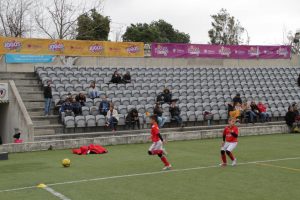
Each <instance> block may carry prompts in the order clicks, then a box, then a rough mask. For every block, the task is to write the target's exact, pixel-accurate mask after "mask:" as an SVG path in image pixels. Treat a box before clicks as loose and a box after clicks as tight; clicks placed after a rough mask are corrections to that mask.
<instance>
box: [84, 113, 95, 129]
mask: <svg viewBox="0 0 300 200" xmlns="http://www.w3.org/2000/svg"><path fill="white" fill-rule="evenodd" d="M85 121H86V126H87V127H95V126H96V118H95V116H94V115H87V116H85Z"/></svg>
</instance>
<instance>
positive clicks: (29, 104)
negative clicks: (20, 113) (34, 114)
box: [23, 100, 45, 109]
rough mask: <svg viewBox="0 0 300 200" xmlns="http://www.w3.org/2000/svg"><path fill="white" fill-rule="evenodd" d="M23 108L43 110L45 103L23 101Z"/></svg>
mask: <svg viewBox="0 0 300 200" xmlns="http://www.w3.org/2000/svg"><path fill="white" fill-rule="evenodd" d="M23 102H24V104H25V107H26V108H28V109H30V108H44V105H45V102H44V101H29V100H23Z"/></svg>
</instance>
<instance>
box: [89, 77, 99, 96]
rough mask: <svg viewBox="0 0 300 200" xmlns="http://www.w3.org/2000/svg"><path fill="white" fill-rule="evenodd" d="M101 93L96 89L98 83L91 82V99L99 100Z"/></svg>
mask: <svg viewBox="0 0 300 200" xmlns="http://www.w3.org/2000/svg"><path fill="white" fill-rule="evenodd" d="M99 96H100V92H99V91H98V89H97V88H96V83H95V81H93V82H91V85H90V88H89V97H90V98H91V99H95V98H99Z"/></svg>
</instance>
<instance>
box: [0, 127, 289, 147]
mask: <svg viewBox="0 0 300 200" xmlns="http://www.w3.org/2000/svg"><path fill="white" fill-rule="evenodd" d="M287 131H288V128H287V126H286V125H266V126H253V127H241V128H240V136H250V135H267V134H276V133H287ZM163 136H164V137H166V138H167V140H168V141H177V140H196V139H208V138H218V137H221V136H222V129H210V130H198V131H186V132H168V133H163ZM146 142H149V134H136V135H123V136H107V137H95V138H81V139H70V140H56V141H42V142H28V143H23V144H4V145H0V152H27V151H41V150H47V149H48V148H49V147H50V145H51V146H52V147H53V148H54V149H69V148H78V147H80V146H82V145H89V144H100V145H104V146H107V145H118V144H136V143H146Z"/></svg>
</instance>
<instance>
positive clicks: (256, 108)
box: [250, 101, 259, 116]
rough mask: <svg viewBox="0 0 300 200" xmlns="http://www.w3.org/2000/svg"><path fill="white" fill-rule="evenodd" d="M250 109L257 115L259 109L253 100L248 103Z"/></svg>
mask: <svg viewBox="0 0 300 200" xmlns="http://www.w3.org/2000/svg"><path fill="white" fill-rule="evenodd" d="M250 107H251V110H252V111H253V112H254V113H255V115H256V116H259V109H258V107H257V105H256V103H255V102H254V101H252V102H251V104H250Z"/></svg>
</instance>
